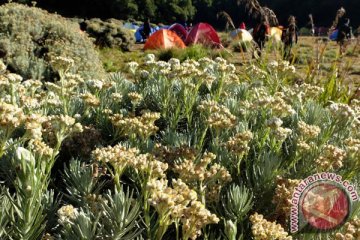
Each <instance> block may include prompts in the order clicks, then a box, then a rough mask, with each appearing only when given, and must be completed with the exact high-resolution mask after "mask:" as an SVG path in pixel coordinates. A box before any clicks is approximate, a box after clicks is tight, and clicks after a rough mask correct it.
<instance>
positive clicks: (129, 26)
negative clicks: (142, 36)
mask: <svg viewBox="0 0 360 240" xmlns="http://www.w3.org/2000/svg"><path fill="white" fill-rule="evenodd" d="M123 27H124V28H126V29H131V30H136V29H138V28H139V26H138V25H136V24H134V23H131V22H126V23H124V25H123Z"/></svg>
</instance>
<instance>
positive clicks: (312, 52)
mask: <svg viewBox="0 0 360 240" xmlns="http://www.w3.org/2000/svg"><path fill="white" fill-rule="evenodd" d="M220 36H221V39H222V41H223V42H224V43H226V44H225V48H224V49H222V50H220V49H209V48H205V47H203V46H200V45H194V46H190V47H187V48H186V49H165V50H152V51H146V52H148V53H154V54H155V55H156V56H157V58H158V59H160V60H163V61H167V60H169V59H170V58H178V59H180V60H181V61H184V60H186V59H188V58H191V59H199V58H202V57H210V58H215V57H218V56H220V57H223V58H225V59H227V60H229V61H231V62H232V63H234V64H235V65H238V66H241V65H244V62H248V61H251V51H247V52H242V51H238V48H239V47H237V48H236V47H234V46H236V44H235V43H234V42H232V43H229V37H228V34H226V33H220ZM355 45H356V41H353V42H352V43H351V44H350V45H349V46H348V47H347V51H346V54H344V56H343V57H342V58H341V61H342V62H344V63H351V64H350V67H349V72H348V76H347V81H348V82H351V83H360V74H359V73H360V61H359V60H360V54H359V51H360V47H355ZM322 47H325V50H324V53H323V58H322V59H321V60H322V61H321V64H320V69H319V70H320V71H321V72H322V74H326V73H328V72H329V71H331V66H332V64H333V62H334V61H335V60H337V58H338V52H339V47H338V45H337V44H336V43H335V42H331V41H330V42H327V43H323V42H321V41H319V38H316V37H300V38H299V42H298V44H297V45H296V46H295V47H294V49H293V52H294V55H295V56H296V62H295V65H296V67H297V69H298V70H299V72H300V75H306V69H307V67H308V65H309V64H310V63H311V62H313V61H314V60H316V57H317V52H318V49H319V48H322ZM142 48H143V45H142V44H135V45H134V46H133V48H132V50H131V51H130V52H122V51H121V50H119V49H111V48H104V49H98V51H99V53H100V56H101V60H102V61H103V64H104V67H105V70H106V71H108V72H117V71H123V70H124V69H125V67H126V63H128V62H130V61H137V62H140V63H141V62H142V57H143V56H144V53H145V52H144V51H143V49H142ZM354 49H355V52H354ZM266 54H268V57H269V58H273V59H280V58H281V54H280V52H279V51H278V50H277V49H276V48H275V47H273V46H270V47H269V48H268V52H267V53H266Z"/></svg>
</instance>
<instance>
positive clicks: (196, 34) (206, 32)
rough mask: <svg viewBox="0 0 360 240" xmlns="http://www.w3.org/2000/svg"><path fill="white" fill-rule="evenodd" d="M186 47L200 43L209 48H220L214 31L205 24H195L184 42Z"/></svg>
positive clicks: (218, 39)
mask: <svg viewBox="0 0 360 240" xmlns="http://www.w3.org/2000/svg"><path fill="white" fill-rule="evenodd" d="M185 43H186V45H190V44H196V43H201V44H203V45H206V46H210V47H221V41H220V38H219V36H218V34H217V33H216V31H215V29H214V28H213V27H212V26H211V25H210V24H207V23H198V24H196V25H195V26H194V27H193V28H192V29H191V31H190V32H189V34H188V35H187V38H186V40H185Z"/></svg>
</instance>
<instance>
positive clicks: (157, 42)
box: [144, 29, 186, 50]
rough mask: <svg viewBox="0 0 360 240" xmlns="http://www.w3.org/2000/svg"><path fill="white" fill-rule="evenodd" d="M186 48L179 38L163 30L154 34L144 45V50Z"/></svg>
mask: <svg viewBox="0 0 360 240" xmlns="http://www.w3.org/2000/svg"><path fill="white" fill-rule="evenodd" d="M173 47H178V48H185V47H186V46H185V44H184V42H183V40H181V38H179V36H178V35H177V34H176V33H174V32H172V31H170V30H166V29H161V30H159V31H156V32H155V33H153V34H152V35H151V36H150V37H149V38H148V40H147V41H146V43H145V45H144V49H145V50H146V49H159V48H162V49H164V48H173Z"/></svg>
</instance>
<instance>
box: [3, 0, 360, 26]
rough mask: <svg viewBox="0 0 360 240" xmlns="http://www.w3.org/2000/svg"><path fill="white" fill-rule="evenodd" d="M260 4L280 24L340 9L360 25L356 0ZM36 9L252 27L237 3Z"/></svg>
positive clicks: (175, 1)
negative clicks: (225, 18)
mask: <svg viewBox="0 0 360 240" xmlns="http://www.w3.org/2000/svg"><path fill="white" fill-rule="evenodd" d="M4 2H7V0H1V1H0V3H4ZM14 2H15V1H14ZM16 2H21V3H28V4H31V0H17V1H16ZM259 2H260V3H261V4H263V5H267V6H268V7H270V8H272V9H273V10H274V11H275V13H276V15H277V16H278V18H279V20H280V24H285V23H286V20H287V18H288V16H289V14H293V15H295V16H297V18H298V21H299V25H305V24H307V22H308V14H309V13H312V14H313V16H314V21H315V24H316V25H317V26H330V25H331V23H332V20H333V18H334V16H335V13H336V10H337V9H338V8H339V7H341V6H344V7H345V9H346V10H347V13H348V16H349V17H350V18H351V20H352V25H353V26H356V27H357V26H358V25H359V24H360V16H359V14H357V11H358V9H359V8H360V2H359V1H358V0H342V1H338V0H319V1H316V2H314V1H313V0H291V1H289V0H275V1H274V0H271V1H270V0H260V1H259ZM289 2H291V4H289ZM37 6H39V7H42V8H45V9H47V10H50V11H53V12H58V13H60V14H62V15H64V16H68V17H74V16H78V17H83V18H93V17H99V18H103V19H107V18H117V19H127V18H136V19H138V20H143V19H144V18H145V17H150V18H151V19H152V21H153V22H162V23H172V22H174V21H177V22H184V21H192V22H198V21H205V22H210V23H211V24H213V25H215V26H216V27H223V26H224V23H223V22H222V21H219V20H218V19H217V18H216V14H217V13H218V12H219V11H226V12H228V13H229V14H230V16H231V17H232V18H233V20H234V22H235V24H236V25H238V24H240V22H241V21H243V20H245V21H246V22H247V23H248V25H249V24H250V25H251V23H252V21H251V19H249V17H248V16H247V15H246V13H245V10H244V7H243V6H239V5H238V1H237V0H63V1H57V0H39V1H37ZM205 9H206V10H205Z"/></svg>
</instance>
